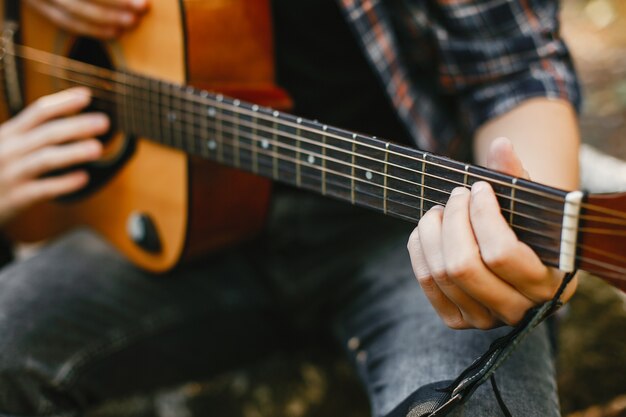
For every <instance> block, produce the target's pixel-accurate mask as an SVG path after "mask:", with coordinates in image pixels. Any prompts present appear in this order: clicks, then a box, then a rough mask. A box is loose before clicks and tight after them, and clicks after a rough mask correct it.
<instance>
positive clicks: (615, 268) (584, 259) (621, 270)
mask: <svg viewBox="0 0 626 417" xmlns="http://www.w3.org/2000/svg"><path fill="white" fill-rule="evenodd" d="M244 147H246V148H247V149H251V148H249V147H247V145H244ZM226 151H227V154H229V155H230V157H232V158H234V152H232V150H231V149H228V148H227V149H226ZM264 154H265V155H267V156H271V157H274V156H276V157H277V156H278V155H277V154H276V153H275V152H264ZM244 159H247V160H249V159H251V158H248V157H247V156H246V155H244ZM265 162H267V161H264V160H260V161H258V163H259V164H260V165H264V166H265V168H266V169H267V170H268V171H269V172H271V171H272V169H273V165H272V164H271V163H265ZM311 167H313V166H311ZM280 169H281V171H287V172H289V173H291V174H292V175H294V176H295V175H296V171H294V170H293V169H291V170H289V169H287V168H280ZM327 171H328V172H330V173H331V174H333V175H337V176H343V177H348V178H349V177H350V176H349V175H348V174H344V173H340V172H333V171H332V170H327ZM301 175H304V176H305V177H309V178H313V179H315V180H317V179H318V177H312V176H309V175H307V174H306V172H304V173H301ZM356 180H359V181H361V180H360V179H358V178H356ZM316 182H317V181H316ZM333 185H334V186H336V187H339V188H342V189H343V190H345V194H344V195H341V196H337V195H334V197H341V198H344V199H345V195H347V194H349V193H350V192H351V191H352V189H351V188H350V187H348V186H347V185H345V184H340V183H333ZM304 188H306V189H313V190H315V191H317V189H318V188H319V187H313V186H310V187H307V186H305V187H304ZM354 191H355V192H356V193H357V194H359V195H365V196H370V197H374V198H377V197H378V196H377V195H375V194H371V193H368V192H366V191H363V190H359V189H356V190H354ZM331 196H332V194H331ZM414 198H419V197H414ZM426 200H427V201H428V202H431V203H433V204H444V203H443V202H440V201H437V200H430V199H426ZM390 202H391V203H393V204H397V205H400V206H404V207H407V208H411V209H414V210H415V211H419V209H418V208H417V207H414V206H412V205H410V204H407V203H405V202H402V201H398V200H390ZM359 204H360V205H364V206H366V207H370V208H373V209H376V210H379V211H380V210H382V209H381V208H380V207H379V206H376V205H373V204H368V203H366V202H364V201H362V200H361V201H359ZM389 213H390V214H392V215H394V216H396V217H398V218H401V219H403V220H407V221H409V222H412V223H414V222H415V221H416V220H417V219H416V218H415V217H411V216H409V215H404V214H401V213H398V212H389ZM512 227H513V228H514V229H518V230H520V231H525V232H529V233H532V234H534V235H537V236H539V237H542V238H546V239H554V237H550V236H548V235H545V234H542V232H540V231H537V230H533V229H529V228H526V227H523V226H518V225H513V226H512ZM566 242H567V241H566ZM569 243H572V242H569ZM525 244H527V245H528V246H530V247H532V248H534V249H535V250H537V249H540V250H543V251H547V252H551V253H554V254H558V253H560V250H559V249H554V248H548V247H546V246H544V245H541V244H538V243H535V242H528V243H526V242H525ZM576 247H577V248H578V249H591V250H592V251H593V252H596V253H599V254H601V255H603V256H605V257H607V258H611V259H615V260H618V261H622V262H624V261H626V258H624V257H622V256H620V255H618V254H612V253H607V252H606V251H600V250H594V249H592V248H589V247H588V245H584V244H581V243H577V244H576ZM575 259H576V260H577V261H582V262H588V263H590V264H595V265H598V266H601V267H603V268H605V269H609V270H610V271H611V272H613V273H618V274H624V275H626V268H622V267H619V266H617V265H614V264H609V263H606V262H602V261H597V260H594V259H593V258H589V257H585V256H582V255H579V254H578V253H577V254H576V255H575ZM611 278H612V279H620V280H626V276H625V277H611Z"/></svg>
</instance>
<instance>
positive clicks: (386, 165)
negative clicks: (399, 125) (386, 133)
mask: <svg viewBox="0 0 626 417" xmlns="http://www.w3.org/2000/svg"><path fill="white" fill-rule="evenodd" d="M389 145H390V143H389V142H386V143H385V169H384V177H383V187H384V188H383V213H385V214H387V198H388V195H387V194H388V193H387V190H388V188H389V187H388V185H387V184H388V181H387V179H388V176H389V175H388V171H389Z"/></svg>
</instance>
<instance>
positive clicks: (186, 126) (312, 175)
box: [116, 75, 568, 266]
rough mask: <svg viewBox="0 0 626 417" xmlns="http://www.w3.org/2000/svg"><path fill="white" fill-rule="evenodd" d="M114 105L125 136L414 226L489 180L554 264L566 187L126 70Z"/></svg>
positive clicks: (523, 232)
mask: <svg viewBox="0 0 626 417" xmlns="http://www.w3.org/2000/svg"><path fill="white" fill-rule="evenodd" d="M126 77H127V78H128V79H129V80H130V79H131V78H130V77H131V76H130V75H127V76H126ZM116 101H117V103H118V118H119V123H120V125H121V128H122V129H123V130H125V131H127V132H129V133H133V134H136V135H138V136H142V137H147V138H150V139H151V140H153V141H156V142H159V143H161V144H164V145H167V146H170V147H174V148H177V149H180V150H182V151H184V152H186V153H189V154H192V155H197V156H200V157H203V158H206V159H209V160H213V161H215V162H218V163H220V164H224V165H226V166H230V167H234V168H238V169H241V170H244V171H248V172H251V173H254V174H257V175H260V176H264V177H267V178H271V179H273V180H275V181H278V182H282V183H285V184H289V185H293V186H296V187H298V188H303V189H307V190H310V191H313V192H316V193H319V194H322V195H325V196H330V197H334V198H336V199H339V200H343V201H347V202H350V203H352V204H355V205H358V206H363V207H367V208H370V209H373V210H377V211H380V212H382V213H384V214H387V215H390V216H394V217H397V218H400V219H404V220H407V221H410V222H412V223H416V222H418V221H419V219H420V218H421V216H422V215H423V214H424V213H425V212H426V211H428V210H429V209H430V208H431V207H433V206H435V205H445V203H446V201H447V199H448V197H449V195H450V192H451V191H452V190H453V189H454V188H455V187H459V186H463V187H470V186H471V185H472V184H473V183H474V182H476V181H487V182H489V183H491V185H492V187H493V188H494V191H495V192H496V196H497V197H498V200H499V202H500V205H501V207H502V213H503V215H504V217H505V218H506V219H507V220H508V222H509V224H510V225H511V227H512V228H513V229H514V230H515V231H516V233H517V235H518V237H519V238H520V239H521V240H523V241H524V242H525V243H527V244H528V245H530V246H531V247H532V248H533V249H534V250H535V251H536V252H537V253H538V254H539V256H540V257H541V258H542V260H543V261H544V262H545V263H546V264H549V265H552V266H559V265H560V263H561V264H562V262H560V254H561V252H562V245H561V241H562V228H563V218H564V208H565V206H566V204H565V198H566V196H567V194H568V193H567V192H565V191H561V190H558V189H554V188H550V187H546V186H543V185H540V184H537V183H533V182H530V181H526V180H523V179H518V178H514V177H510V176H507V175H503V174H500V173H496V172H493V171H490V170H487V169H485V168H481V167H477V166H473V165H469V164H463V163H460V162H457V161H454V160H451V159H447V158H444V157H441V156H436V155H432V154H429V153H426V152H422V151H419V150H415V149H412V148H408V147H405V146H400V145H396V144H393V143H390V142H386V141H382V140H380V139H377V138H375V137H371V136H366V135H361V134H357V133H354V132H349V131H346V130H342V129H337V128H334V127H331V126H327V125H323V124H320V123H318V122H316V121H312V120H307V119H303V118H299V117H295V116H293V115H290V114H287V113H281V112H278V111H276V110H272V109H270V108H265V107H260V106H257V105H254V104H250V103H245V102H242V101H240V100H237V99H230V98H226V97H223V96H222V95H219V94H211V93H208V92H206V91H197V90H195V89H193V88H182V87H179V86H176V85H172V84H169V83H165V82H161V81H155V80H150V79H146V78H142V77H137V76H132V82H131V81H127V82H126V83H125V84H124V87H123V90H121V91H118V96H117V100H116ZM561 266H562V265H561Z"/></svg>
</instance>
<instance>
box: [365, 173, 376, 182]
mask: <svg viewBox="0 0 626 417" xmlns="http://www.w3.org/2000/svg"><path fill="white" fill-rule="evenodd" d="M365 178H367V179H368V180H371V179H372V178H374V174H372V171H367V172H366V173H365Z"/></svg>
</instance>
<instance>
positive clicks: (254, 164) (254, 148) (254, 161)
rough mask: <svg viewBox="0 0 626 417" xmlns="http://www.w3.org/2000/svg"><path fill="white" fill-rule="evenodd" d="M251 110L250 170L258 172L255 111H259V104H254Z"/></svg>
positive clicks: (256, 118)
mask: <svg viewBox="0 0 626 417" xmlns="http://www.w3.org/2000/svg"><path fill="white" fill-rule="evenodd" d="M252 111H253V112H254V114H253V115H252V129H251V130H252V145H251V147H252V172H254V173H255V174H258V173H259V153H258V143H257V142H258V140H257V130H258V128H257V120H258V117H257V112H258V111H259V106H257V105H256V104H254V105H253V106H252Z"/></svg>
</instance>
